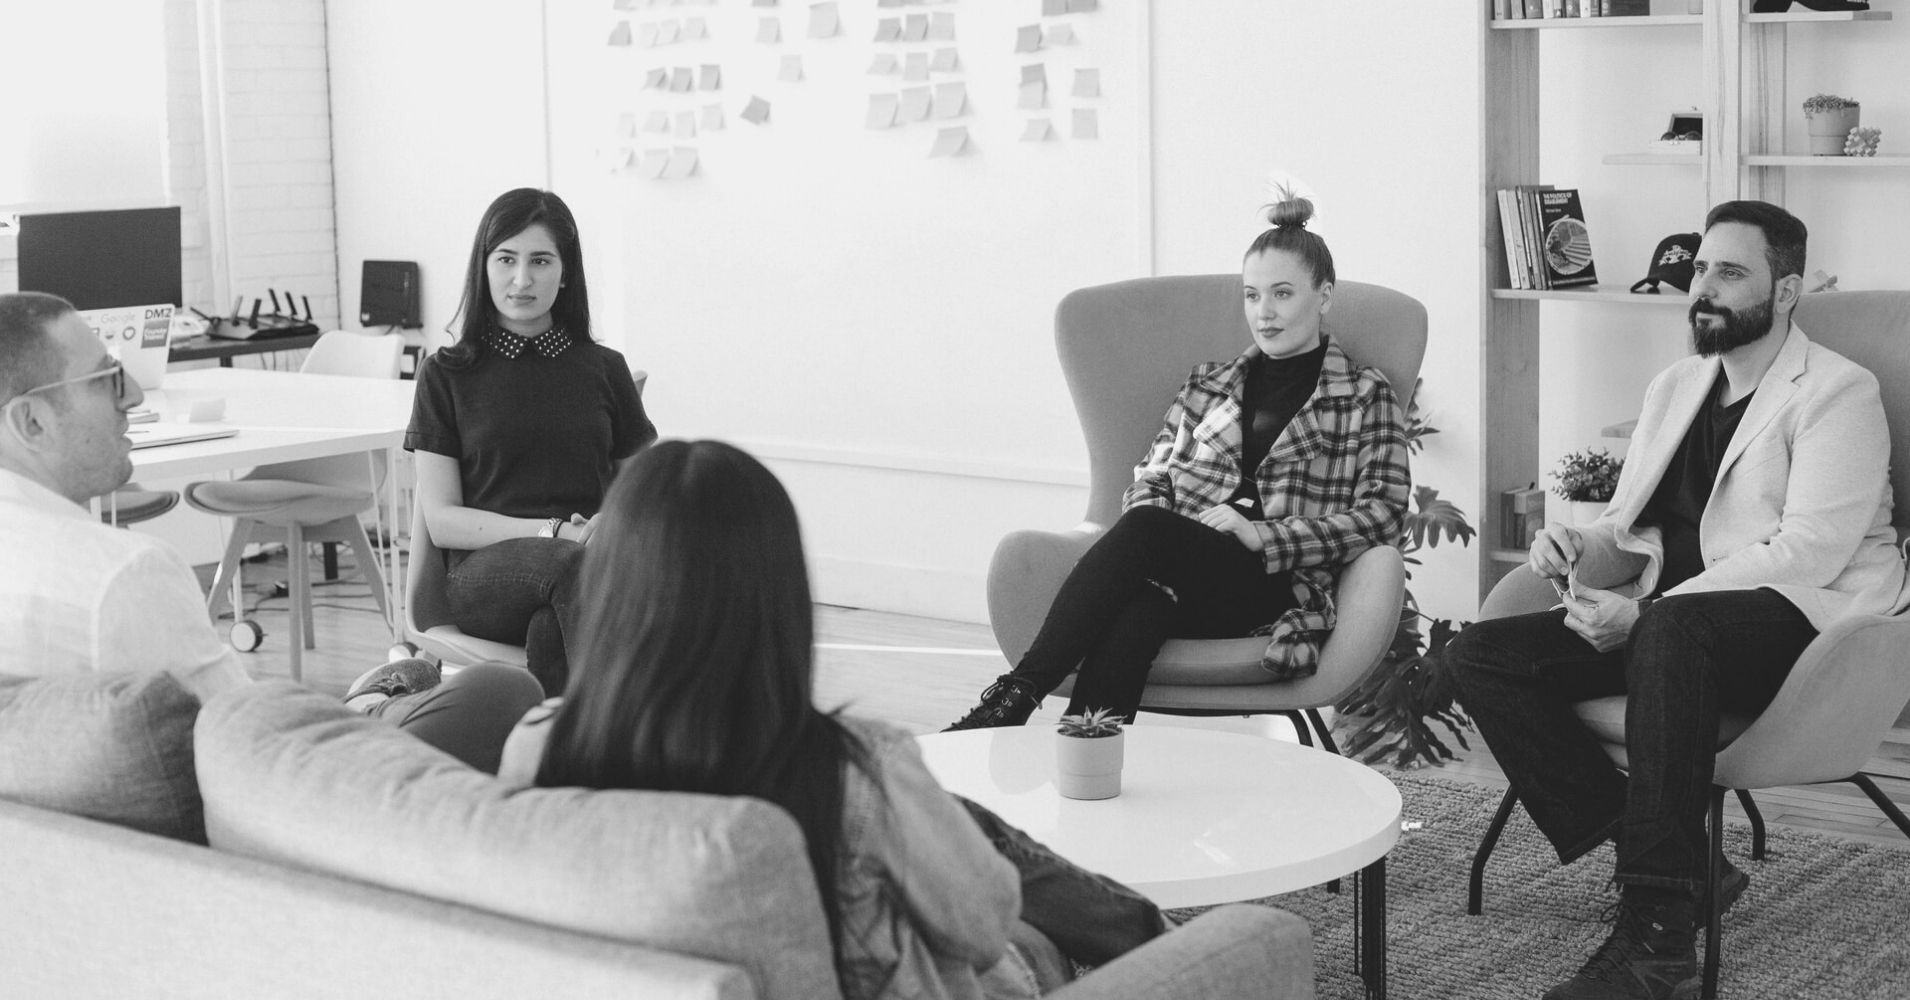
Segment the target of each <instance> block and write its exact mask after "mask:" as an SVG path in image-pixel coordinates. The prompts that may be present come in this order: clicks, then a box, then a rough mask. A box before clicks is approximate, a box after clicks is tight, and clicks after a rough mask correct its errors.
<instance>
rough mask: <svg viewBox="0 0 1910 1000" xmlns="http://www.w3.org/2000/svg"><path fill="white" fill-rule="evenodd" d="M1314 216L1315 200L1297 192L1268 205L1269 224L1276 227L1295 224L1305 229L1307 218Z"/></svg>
mask: <svg viewBox="0 0 1910 1000" xmlns="http://www.w3.org/2000/svg"><path fill="white" fill-rule="evenodd" d="M1311 218H1313V201H1312V199H1310V198H1305V197H1302V196H1300V195H1297V194H1288V195H1287V196H1286V197H1284V198H1282V199H1281V200H1279V201H1276V202H1274V203H1273V204H1271V205H1268V206H1267V224H1268V225H1271V226H1273V227H1275V228H1283V227H1286V226H1294V227H1297V228H1300V229H1305V228H1306V224H1307V220H1308V219H1311Z"/></svg>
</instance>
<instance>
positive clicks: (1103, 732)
mask: <svg viewBox="0 0 1910 1000" xmlns="http://www.w3.org/2000/svg"><path fill="white" fill-rule="evenodd" d="M1056 731H1057V732H1059V733H1060V734H1061V735H1063V736H1077V737H1080V738H1082V739H1099V738H1101V737H1103V736H1119V735H1120V734H1121V717H1120V716H1118V715H1115V714H1114V710H1113V709H1111V708H1091V709H1088V710H1087V711H1085V712H1082V713H1081V714H1079V715H1064V716H1062V717H1061V725H1059V726H1057V727H1056Z"/></svg>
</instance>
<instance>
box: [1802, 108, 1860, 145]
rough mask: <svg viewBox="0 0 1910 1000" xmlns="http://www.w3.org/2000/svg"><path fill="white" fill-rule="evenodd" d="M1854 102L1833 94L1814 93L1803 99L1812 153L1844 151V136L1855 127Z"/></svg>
mask: <svg viewBox="0 0 1910 1000" xmlns="http://www.w3.org/2000/svg"><path fill="white" fill-rule="evenodd" d="M1857 116H1858V106H1857V102H1856V101H1853V100H1851V99H1850V98H1848V97H1838V96H1837V95H1835V94H1818V95H1816V96H1814V97H1811V98H1810V99H1809V100H1806V101H1805V102H1804V127H1805V129H1806V130H1807V131H1809V132H1810V137H1811V153H1812V155H1815V156H1842V155H1844V140H1845V139H1846V138H1847V137H1849V135H1850V130H1851V129H1854V128H1856V127H1857Z"/></svg>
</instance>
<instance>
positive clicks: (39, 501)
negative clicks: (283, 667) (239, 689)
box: [0, 469, 250, 699]
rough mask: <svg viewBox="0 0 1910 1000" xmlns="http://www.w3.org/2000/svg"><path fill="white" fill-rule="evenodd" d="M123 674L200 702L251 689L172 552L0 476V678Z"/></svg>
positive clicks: (9, 475) (38, 488)
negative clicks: (170, 684) (174, 688)
mask: <svg viewBox="0 0 1910 1000" xmlns="http://www.w3.org/2000/svg"><path fill="white" fill-rule="evenodd" d="M128 670H165V671H170V672H171V673H172V674H173V675H174V676H175V677H177V678H178V679H179V680H180V682H181V683H183V684H184V685H185V686H186V687H187V688H189V689H191V690H192V691H193V692H194V693H195V694H197V695H199V697H200V698H201V699H204V698H209V697H211V696H212V695H214V694H217V693H218V692H220V691H224V690H226V689H228V688H232V687H236V686H238V685H241V684H246V683H249V682H250V678H249V677H247V675H246V672H245V668H244V667H242V666H240V665H239V657H238V654H236V653H234V652H233V650H232V648H231V647H230V646H228V645H226V644H225V643H224V642H223V641H221V640H220V638H219V636H218V635H217V634H216V633H215V632H214V631H213V630H212V623H211V622H210V621H209V620H208V619H207V617H206V604H205V596H204V595H203V594H201V593H200V592H199V581H198V579H197V578H196V577H194V576H193V574H192V569H191V568H190V567H188V566H187V565H186V561H185V559H184V558H182V557H181V556H180V555H179V553H178V552H176V551H174V550H173V548H172V547H171V546H169V545H167V544H166V543H164V542H162V541H160V540H159V539H156V538H153V537H152V536H150V535H142V534H138V533H136V532H131V531H126V530H123V529H119V528H112V527H108V526H106V525H104V524H101V523H100V522H99V521H98V519H96V518H95V517H94V516H93V514H92V512H91V511H88V510H87V509H86V508H84V507H81V506H79V505H78V504H75V503H73V502H72V501H71V500H68V499H66V498H65V497H63V496H60V495H59V494H57V493H55V492H53V491H52V490H49V489H47V488H46V487H45V486H42V485H41V484H39V483H37V482H34V481H33V480H31V479H28V478H26V477H24V476H21V475H19V474H17V473H14V472H11V471H8V470H6V469H0V673H7V674H24V675H43V674H56V673H72V672H77V671H101V672H109V671H111V672H117V671H128Z"/></svg>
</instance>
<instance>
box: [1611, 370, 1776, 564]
mask: <svg viewBox="0 0 1910 1000" xmlns="http://www.w3.org/2000/svg"><path fill="white" fill-rule="evenodd" d="M1725 384H1726V380H1725V378H1724V376H1723V375H1722V374H1720V375H1719V376H1718V380H1717V382H1715V383H1714V384H1713V385H1712V386H1711V394H1710V396H1708V397H1707V398H1706V399H1705V403H1704V405H1703V406H1701V407H1699V408H1698V415H1697V416H1696V417H1693V418H1692V420H1691V426H1690V428H1688V429H1687V430H1686V431H1685V436H1684V440H1683V441H1681V442H1679V444H1678V450H1677V451H1676V452H1675V453H1673V454H1672V456H1671V464H1670V465H1669V466H1667V467H1666V468H1665V476H1664V478H1663V479H1660V480H1659V481H1658V488H1657V489H1656V490H1653V491H1652V494H1651V500H1650V501H1648V502H1647V503H1646V504H1645V509H1644V510H1643V511H1641V512H1639V515H1638V523H1639V524H1641V525H1656V526H1657V527H1658V529H1659V530H1660V531H1662V532H1664V543H1665V563H1664V568H1663V570H1662V572H1661V574H1660V575H1659V577H1658V589H1659V590H1660V591H1664V590H1669V589H1671V588H1672V587H1675V586H1677V585H1678V584H1681V583H1683V582H1685V581H1686V580H1689V579H1691V578H1692V577H1694V576H1697V575H1698V574H1699V573H1702V572H1704V552H1703V549H1702V548H1700V546H1699V544H1698V525H1699V524H1700V523H1701V522H1702V521H1703V519H1704V508H1705V505H1706V504H1708V503H1710V502H1711V486H1712V484H1713V483H1715V482H1716V481H1717V478H1718V465H1719V464H1720V463H1722V462H1723V460H1724V451H1725V449H1726V448H1728V447H1730V446H1731V435H1733V434H1735V433H1737V429H1738V422H1739V421H1740V420H1742V419H1744V411H1745V410H1746V409H1747V408H1749V407H1750V405H1751V397H1752V396H1755V395H1757V394H1756V393H1751V394H1749V395H1746V396H1745V397H1744V398H1743V399H1740V400H1738V401H1737V402H1735V403H1732V404H1730V405H1728V406H1727V405H1724V404H1722V403H1720V402H1719V400H1720V399H1722V398H1723V396H1724V387H1725Z"/></svg>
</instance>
